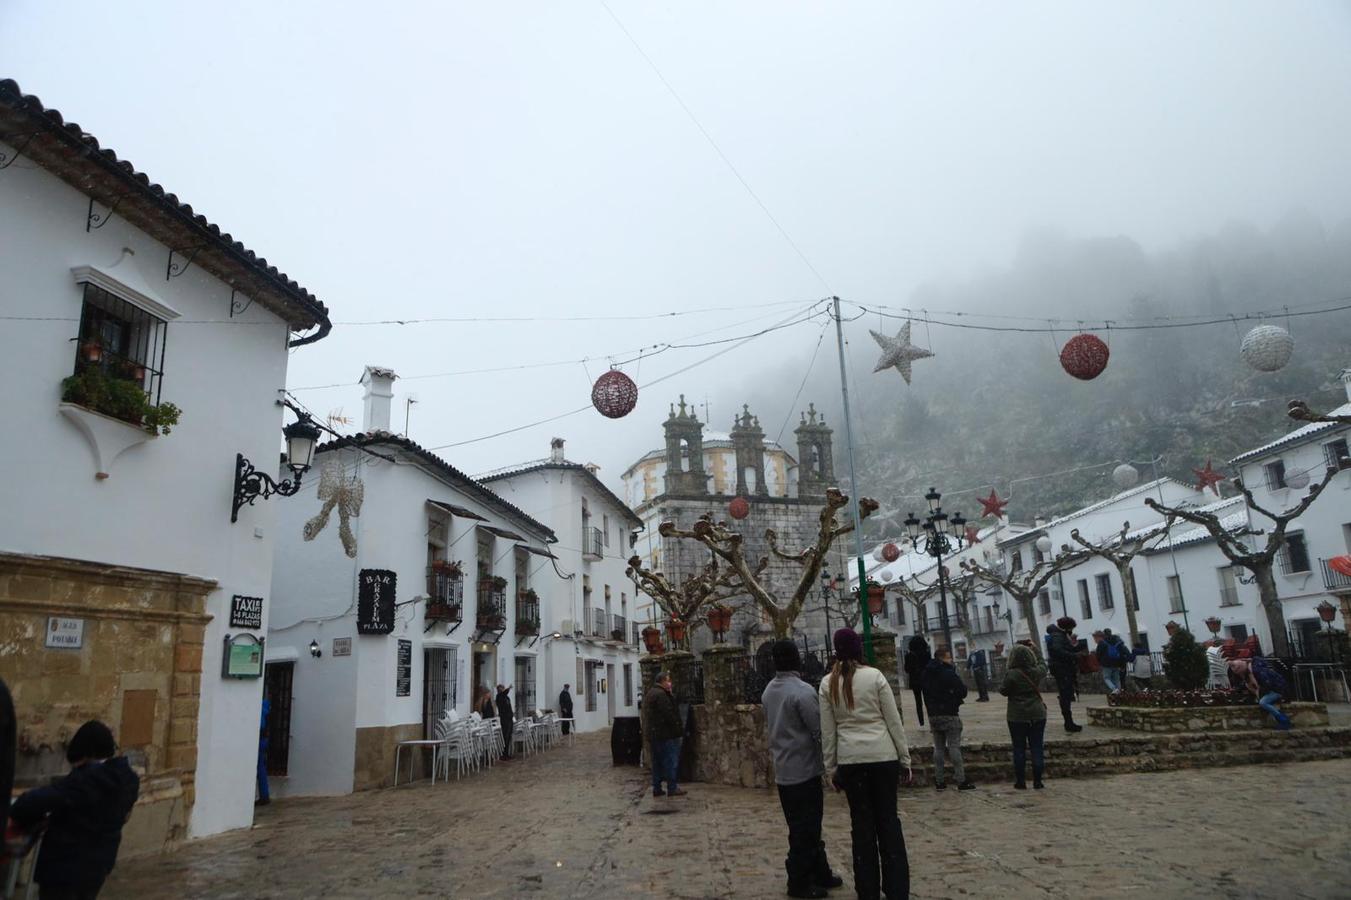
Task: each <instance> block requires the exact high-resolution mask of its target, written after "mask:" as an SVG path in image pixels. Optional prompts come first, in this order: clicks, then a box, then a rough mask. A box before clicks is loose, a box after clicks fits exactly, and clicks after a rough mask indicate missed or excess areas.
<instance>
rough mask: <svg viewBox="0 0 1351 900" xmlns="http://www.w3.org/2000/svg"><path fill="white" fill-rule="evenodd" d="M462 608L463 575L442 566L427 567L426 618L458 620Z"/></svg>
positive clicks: (445, 620)
mask: <svg viewBox="0 0 1351 900" xmlns="http://www.w3.org/2000/svg"><path fill="white" fill-rule="evenodd" d="M463 609H464V576H463V575H456V574H452V572H451V571H450V570H449V569H447V568H446V567H444V566H436V565H431V566H428V567H427V611H426V616H427V618H428V619H431V620H436V621H440V622H458V621H460V617H461V614H462V611H463Z"/></svg>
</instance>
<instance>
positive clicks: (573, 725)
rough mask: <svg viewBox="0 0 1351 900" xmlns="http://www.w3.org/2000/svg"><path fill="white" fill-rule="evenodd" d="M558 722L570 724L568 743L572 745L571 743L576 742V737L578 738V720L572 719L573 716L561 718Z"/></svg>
mask: <svg viewBox="0 0 1351 900" xmlns="http://www.w3.org/2000/svg"><path fill="white" fill-rule="evenodd" d="M558 721H559V722H567V723H568V733H567V738H568V743H569V744H571V743H572V742H573V740H575V739H576V737H577V720H576V719H574V718H572V716H568V717H567V718H566V719H565V718H562V717H559V719H558Z"/></svg>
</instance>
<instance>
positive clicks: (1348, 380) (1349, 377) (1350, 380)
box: [1341, 369, 1351, 402]
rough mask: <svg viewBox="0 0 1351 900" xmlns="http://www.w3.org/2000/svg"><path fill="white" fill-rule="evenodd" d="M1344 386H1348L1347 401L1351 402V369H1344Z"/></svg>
mask: <svg viewBox="0 0 1351 900" xmlns="http://www.w3.org/2000/svg"><path fill="white" fill-rule="evenodd" d="M1341 378H1342V384H1344V385H1346V399H1347V402H1351V369H1342V374H1341Z"/></svg>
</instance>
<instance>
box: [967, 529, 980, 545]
mask: <svg viewBox="0 0 1351 900" xmlns="http://www.w3.org/2000/svg"><path fill="white" fill-rule="evenodd" d="M979 541H980V529H979V528H977V527H976V526H975V525H968V526H966V542H967V543H968V544H975V543H977V542H979Z"/></svg>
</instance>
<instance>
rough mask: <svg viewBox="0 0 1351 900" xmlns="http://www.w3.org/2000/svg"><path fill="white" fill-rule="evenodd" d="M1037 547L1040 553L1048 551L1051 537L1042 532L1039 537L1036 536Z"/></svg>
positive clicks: (1049, 550)
mask: <svg viewBox="0 0 1351 900" xmlns="http://www.w3.org/2000/svg"><path fill="white" fill-rule="evenodd" d="M1037 549H1038V550H1040V551H1041V552H1042V553H1050V552H1051V539H1050V538H1049V537H1047V536H1046V535H1044V534H1043V535H1042V536H1041V537H1039V538H1037Z"/></svg>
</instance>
